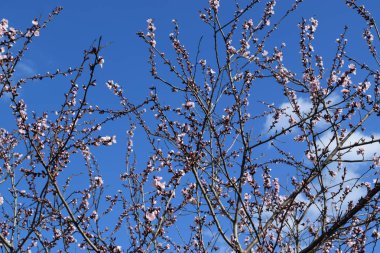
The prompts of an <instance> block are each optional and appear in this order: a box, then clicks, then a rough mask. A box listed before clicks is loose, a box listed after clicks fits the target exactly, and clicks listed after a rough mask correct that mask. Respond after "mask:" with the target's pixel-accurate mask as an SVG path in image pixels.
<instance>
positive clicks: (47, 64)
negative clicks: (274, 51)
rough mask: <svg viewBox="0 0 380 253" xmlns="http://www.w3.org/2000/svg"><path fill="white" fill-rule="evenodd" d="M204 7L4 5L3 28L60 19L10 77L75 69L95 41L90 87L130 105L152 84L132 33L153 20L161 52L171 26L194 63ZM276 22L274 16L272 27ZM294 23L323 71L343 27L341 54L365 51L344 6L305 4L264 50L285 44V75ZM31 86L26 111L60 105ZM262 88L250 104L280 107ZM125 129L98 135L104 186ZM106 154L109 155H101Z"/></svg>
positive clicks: (1, 122) (48, 90)
mask: <svg viewBox="0 0 380 253" xmlns="http://www.w3.org/2000/svg"><path fill="white" fill-rule="evenodd" d="M207 2H208V1H206V0H203V1H189V0H139V1H125V0H117V1H99V0H93V1H88V0H87V1H82V0H77V1H4V2H3V3H2V4H1V9H0V18H7V19H8V20H9V23H10V26H14V27H16V28H25V27H29V26H30V25H31V21H32V20H33V19H34V18H36V17H37V18H40V17H42V19H44V18H46V16H47V14H48V13H49V12H50V11H51V10H52V9H54V7H56V6H60V5H61V6H63V8H64V10H63V12H62V13H61V14H60V15H59V16H57V17H56V18H55V20H54V21H53V22H52V23H50V24H49V27H48V28H47V29H45V30H43V31H42V32H41V35H40V37H38V38H35V39H34V42H33V43H32V44H31V46H30V52H29V53H28V54H27V55H26V57H25V58H24V61H23V62H22V65H21V66H20V68H19V73H18V75H20V76H23V75H29V74H35V73H44V72H46V71H54V70H55V69H56V68H62V69H64V68H67V67H70V66H75V65H77V64H78V63H79V62H80V60H81V54H82V52H83V50H84V49H87V48H88V47H89V46H90V45H91V44H92V42H93V41H94V40H95V39H97V38H98V37H99V36H102V37H103V42H104V43H105V44H107V47H106V48H105V49H104V51H103V56H104V58H105V64H104V68H103V69H102V70H101V71H99V72H98V73H97V80H98V85H103V84H104V83H105V82H106V81H107V80H109V79H113V80H115V82H118V83H120V84H121V85H123V86H124V87H125V90H126V94H127V96H128V97H129V98H130V99H131V100H132V101H133V102H137V101H141V100H143V99H144V98H145V97H146V96H147V94H148V93H149V90H148V88H149V87H150V86H152V84H154V80H152V78H151V77H150V73H149V65H148V64H147V60H148V53H147V47H146V45H145V44H144V43H143V41H142V40H141V39H139V38H138V37H137V36H136V32H137V31H140V30H143V31H145V28H146V20H147V19H148V18H153V19H154V20H155V24H156V27H157V29H158V30H157V34H158V38H157V41H158V47H159V48H167V49H168V48H169V47H170V43H169V40H168V39H167V37H168V34H169V33H170V32H171V30H172V23H171V20H172V19H177V20H178V22H179V24H180V26H181V36H182V42H183V43H184V44H185V45H186V46H188V48H189V49H190V53H192V57H193V58H192V59H194V57H195V52H196V47H197V44H198V40H199V38H200V37H201V36H202V35H205V40H206V42H207V38H208V37H207V36H210V33H207V32H210V31H209V30H208V28H207V27H206V26H205V25H204V24H203V23H202V22H201V21H200V20H199V18H198V17H199V14H198V10H200V9H202V8H203V7H205V6H206V5H207ZM288 2H290V1H279V3H278V4H279V6H282V7H284V6H289V4H288ZM366 2H367V3H366V6H367V7H368V8H369V10H373V12H375V11H376V12H377V13H375V14H376V15H377V16H376V15H375V19H376V20H380V16H379V15H380V11H378V10H380V1H376V0H373V1H366ZM280 9H281V11H280V13H283V11H284V8H281V7H280ZM221 11H222V14H224V15H223V17H225V18H226V19H228V18H227V16H226V15H227V14H228V15H229V14H230V11H229V10H226V9H223V1H222V3H221ZM278 17H279V16H275V18H274V20H277V19H278ZM302 17H304V18H306V19H309V18H310V17H314V18H316V19H318V20H319V27H318V31H317V35H316V43H315V48H316V52H318V53H319V54H321V55H323V56H324V59H325V60H326V61H327V62H325V64H326V65H327V66H328V65H329V64H330V62H329V61H328V60H329V59H331V57H333V54H334V52H335V48H336V42H335V39H336V38H337V37H338V36H339V34H340V33H341V32H342V31H343V28H344V26H345V25H348V26H349V28H350V29H349V32H348V38H349V42H350V44H349V46H348V50H347V51H351V52H352V56H357V57H359V58H360V56H361V52H362V51H363V50H366V48H367V46H366V45H365V43H364V41H363V40H362V39H361V34H362V31H363V28H364V27H365V23H364V21H363V20H362V19H361V18H358V16H357V15H356V14H355V13H354V12H353V11H352V10H350V9H348V8H347V7H345V5H344V1H342V0H306V1H305V3H304V4H303V5H301V7H300V8H299V9H298V10H297V11H296V12H295V13H294V14H293V15H291V16H290V17H289V19H287V20H286V21H285V22H284V23H283V24H282V26H281V27H280V29H279V31H278V32H277V33H276V34H275V35H274V37H273V43H270V44H268V46H270V45H272V46H275V45H280V44H281V42H285V43H286V44H287V45H288V47H287V50H286V51H285V63H286V64H289V65H290V66H292V67H293V69H297V68H299V67H300V64H299V54H298V51H299V47H298V38H299V37H298V32H299V30H298V28H297V23H298V22H299V21H300V20H301V18H302ZM207 50H208V48H207V47H206V46H205V47H204V48H202V51H203V52H204V54H206V55H207ZM363 60H364V61H366V60H367V59H363ZM156 84H157V83H156ZM33 85H42V86H39V87H33V86H28V87H26V88H25V89H24V92H23V93H22V96H23V97H24V99H25V100H26V101H27V102H28V103H29V105H30V108H31V109H32V108H33V109H35V110H37V111H38V110H50V109H51V108H52V106H53V105H55V106H59V104H57V103H56V101H57V99H59V98H62V92H60V91H63V90H64V89H63V88H64V86H65V85H64V84H57V83H55V82H43V83H42V84H38V83H36V84H33ZM270 85H271V84H270V83H268V84H264V85H263V86H262V87H261V88H259V89H258V90H257V93H256V94H253V99H256V100H266V101H267V102H276V103H278V104H281V103H284V102H285V101H284V98H283V96H282V95H281V94H282V93H281V92H280V91H279V92H278V93H276V92H268V90H271V91H272V89H271V86H270ZM40 87H43V88H40ZM109 98H111V97H109ZM93 99H94V101H102V100H103V99H106V102H108V100H107V99H108V97H104V96H103V93H102V90H101V89H100V91H98V92H96V93H94V94H93ZM164 99H165V98H164ZM166 99H168V98H166ZM103 102H104V100H103ZM167 102H170V100H167ZM109 103H115V101H114V100H111V99H110V100H109ZM116 103H117V101H116ZM116 103H115V104H116ZM5 105H6V104H5V103H0V113H4V108H1V107H3V106H5ZM8 124H9V123H8V122H7V117H6V116H4V117H2V115H0V127H2V126H6V125H8ZM125 129H126V127H124V126H123V125H120V124H118V125H113V126H111V127H109V128H108V129H105V131H109V132H108V133H109V134H111V133H112V131H116V134H118V135H119V137H118V144H117V145H115V146H114V147H111V148H109V149H108V151H105V152H102V154H100V155H99V156H98V159H99V160H100V164H101V170H103V172H105V178H106V180H105V184H107V183H108V182H112V180H113V179H116V178H117V177H118V176H119V174H120V173H121V172H122V170H123V166H124V152H125V150H124V148H125V146H124V144H125V140H123V138H124V137H125ZM374 129H375V128H374ZM144 148H145V143H144V141H139V140H135V149H136V151H137V152H139V150H140V152H142V151H144ZM110 154H113V155H114V156H109V155H110ZM114 157H118V158H117V159H116V158H114ZM142 164H143V163H142ZM115 172H116V173H115Z"/></svg>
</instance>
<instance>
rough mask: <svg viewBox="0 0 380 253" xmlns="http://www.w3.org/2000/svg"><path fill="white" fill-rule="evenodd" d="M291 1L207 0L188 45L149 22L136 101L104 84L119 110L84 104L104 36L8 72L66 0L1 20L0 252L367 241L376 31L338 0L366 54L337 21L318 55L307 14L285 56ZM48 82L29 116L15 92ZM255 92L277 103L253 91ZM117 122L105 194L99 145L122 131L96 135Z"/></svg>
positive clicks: (371, 209) (379, 85)
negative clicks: (78, 56) (51, 99)
mask: <svg viewBox="0 0 380 253" xmlns="http://www.w3.org/2000/svg"><path fill="white" fill-rule="evenodd" d="M302 2H303V1H302V0H296V1H293V2H292V4H291V5H290V6H289V8H288V9H281V8H277V7H276V1H274V0H271V1H264V2H261V1H258V0H250V1H241V2H240V3H238V2H237V1H235V3H234V4H231V3H227V2H226V3H224V2H223V3H221V2H220V1H218V0H209V1H208V3H207V2H205V8H204V9H203V10H201V11H200V13H199V17H200V19H201V21H202V22H203V23H204V25H205V26H206V27H207V28H208V29H209V30H208V31H209V34H207V35H206V34H205V38H204V39H201V40H200V41H199V44H198V47H197V50H195V51H194V52H192V51H191V50H188V49H187V47H186V46H185V43H183V42H182V39H181V37H180V27H179V23H178V22H177V21H176V20H173V31H172V32H171V33H170V35H169V38H168V41H166V42H165V41H161V40H158V39H157V38H158V36H157V33H156V26H155V24H154V20H153V19H148V20H147V30H146V31H143V32H138V33H137V36H139V37H140V38H141V40H142V42H143V43H146V45H147V48H148V57H147V58H148V61H149V64H150V73H151V75H152V77H153V79H154V86H152V87H151V88H150V91H149V92H148V93H149V94H148V96H147V98H143V99H141V102H140V103H137V104H133V103H131V102H130V101H129V100H128V92H126V91H124V90H123V87H122V86H121V85H119V84H118V83H117V82H116V81H112V80H109V81H108V82H106V83H105V84H101V85H105V87H106V88H108V90H109V92H110V94H112V95H113V98H114V99H115V101H118V102H119V104H118V106H115V107H112V106H109V105H97V104H93V103H92V101H91V90H93V89H97V88H98V87H99V86H100V84H98V83H97V82H96V75H97V73H98V72H99V71H101V68H102V66H103V64H106V62H105V59H104V58H103V57H102V51H103V50H104V44H103V41H102V38H99V39H98V40H97V41H96V42H94V43H93V45H92V46H91V47H90V48H89V49H87V50H85V51H84V54H83V58H82V61H81V62H80V63H79V64H78V66H77V67H72V68H67V69H66V70H60V69H58V70H56V71H54V72H47V73H44V74H38V75H33V76H29V77H24V78H18V76H17V75H15V73H17V66H18V64H19V62H20V61H21V60H22V59H23V57H24V56H25V54H27V52H28V50H29V47H30V46H32V45H31V42H32V41H33V39H34V38H35V37H37V36H40V33H41V36H42V35H43V30H44V29H45V28H46V27H47V26H48V24H49V22H51V21H52V20H53V18H54V17H55V16H56V15H58V14H59V13H60V11H61V10H62V8H57V9H55V10H53V11H52V13H51V14H50V15H49V16H48V18H47V19H46V20H38V19H34V20H32V23H31V26H30V27H29V28H27V29H26V30H18V29H15V28H13V27H11V26H10V25H9V24H8V20H6V19H3V20H2V21H1V23H0V36H1V41H0V50H1V53H0V66H1V73H0V82H1V86H0V87H1V91H0V97H2V98H3V99H6V101H8V102H9V105H10V106H9V108H8V110H9V111H10V113H11V114H12V115H13V119H14V122H13V126H14V128H13V129H9V128H8V129H5V128H0V182H1V193H0V194H1V195H0V212H1V219H0V243H1V250H2V251H3V252H50V251H58V252H72V251H73V250H77V249H82V250H87V251H90V252H165V251H166V252H224V251H226V252H302V253H303V252H366V251H370V252H371V251H372V252H373V251H375V250H376V249H377V248H376V247H377V242H378V240H379V238H380V228H379V226H380V224H379V221H378V220H379V212H380V208H379V203H378V201H379V191H380V182H379V181H378V177H379V176H378V173H379V169H378V168H379V167H380V144H379V143H380V134H378V133H376V132H373V131H372V130H371V129H372V128H373V125H375V124H376V123H377V122H379V115H380V107H379V98H380V71H379V70H378V68H379V66H380V60H379V58H378V55H377V51H376V44H377V43H378V42H379V40H380V32H379V30H378V27H377V25H376V22H375V20H374V18H373V16H372V14H371V13H370V12H369V11H368V10H367V9H366V8H365V7H364V6H361V5H359V4H358V3H357V2H356V1H354V0H347V1H346V8H347V7H348V8H349V9H351V11H353V12H355V13H356V14H357V15H358V16H359V17H361V20H362V25H364V26H365V29H364V31H363V34H362V38H363V40H362V43H364V44H365V45H366V46H367V47H368V51H366V52H362V54H361V55H363V56H364V55H365V58H364V57H363V58H354V57H352V56H351V54H350V51H349V50H347V49H348V45H349V41H348V35H347V31H348V30H349V27H342V33H341V34H340V35H339V37H338V38H337V39H336V48H334V50H332V51H329V52H327V53H328V54H329V55H327V56H325V55H320V54H318V48H317V47H315V48H314V44H315V39H316V37H317V36H318V34H317V31H318V30H317V29H318V20H317V19H316V18H314V17H310V18H303V19H301V20H300V22H299V25H298V27H294V29H298V31H299V33H298V34H299V35H298V38H297V40H298V47H299V54H297V55H293V54H291V55H288V54H287V45H286V41H285V38H281V40H283V41H282V42H280V43H279V44H278V45H274V42H275V41H274V39H273V38H274V34H275V33H276V32H277V30H281V29H282V26H281V24H282V23H283V22H284V20H286V19H288V17H289V16H291V15H294V13H295V12H297V11H299V7H300V6H301V5H302V4H303V3H302ZM224 4H225V5H224ZM343 7H344V5H343V4H342V8H343ZM252 10H255V11H256V12H257V10H260V13H261V16H258V15H254V16H253V15H251V14H252V13H251V11H252ZM181 31H182V30H181ZM161 44H164V45H168V44H169V45H170V46H171V49H170V50H167V49H162V48H167V47H165V46H161ZM328 57H330V58H332V61H331V62H325V61H324V58H328ZM295 63H296V64H299V66H301V67H300V68H299V67H298V68H296V67H295V66H296V64H295ZM45 79H53V80H59V81H60V82H62V80H63V81H64V82H65V83H67V91H66V92H65V94H63V96H62V103H58V104H57V107H56V108H54V110H53V111H51V108H50V109H49V110H46V111H43V112H35V111H34V110H33V108H30V107H29V106H28V105H27V103H26V102H25V101H24V100H23V99H22V96H21V95H20V94H21V93H20V92H21V89H22V88H23V87H25V86H26V85H36V84H35V83H36V82H37V81H44V80H45ZM268 83H270V85H271V86H269V85H268ZM263 86H264V87H263ZM272 87H273V88H272ZM37 88H38V87H37ZM263 89H264V90H266V92H268V91H269V92H277V93H278V94H277V93H276V94H277V97H279V96H281V99H280V100H279V101H282V102H281V103H279V104H276V103H273V101H268V99H266V100H265V99H261V98H260V97H259V98H258V97H256V94H260V90H261V91H262V90H263ZM168 97H170V99H168ZM121 121H122V122H125V121H127V122H129V123H128V125H127V126H126V129H125V131H126V133H127V137H126V138H127V140H126V143H127V145H126V147H125V153H126V156H125V168H123V170H120V171H116V172H115V173H119V174H120V176H119V179H120V180H119V182H118V183H114V182H112V184H118V186H119V190H117V191H115V192H112V190H111V189H108V188H107V184H109V182H106V181H105V180H104V178H103V174H104V173H105V171H104V169H103V165H102V164H98V162H97V160H96V155H95V154H96V150H102V149H106V148H107V147H108V146H111V145H114V144H115V143H116V142H117V141H118V140H119V139H121V138H125V136H115V135H114V134H104V133H103V132H102V127H104V126H107V125H112V124H117V122H121ZM141 142H144V143H147V144H148V145H149V146H150V150H149V152H147V151H146V150H141V146H139V143H141ZM134 143H136V144H134ZM72 167H81V169H80V171H78V170H76V172H75V170H72ZM78 180H79V181H80V182H86V183H85V184H77V183H76V182H79V181H78Z"/></svg>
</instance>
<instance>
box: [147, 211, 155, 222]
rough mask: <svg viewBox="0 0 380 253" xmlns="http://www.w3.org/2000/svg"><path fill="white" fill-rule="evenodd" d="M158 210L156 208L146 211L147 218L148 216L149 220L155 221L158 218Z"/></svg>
mask: <svg viewBox="0 0 380 253" xmlns="http://www.w3.org/2000/svg"><path fill="white" fill-rule="evenodd" d="M157 214H158V211H157V210H154V211H152V212H149V211H148V212H146V213H145V218H147V219H148V220H149V221H154V220H155V219H156V218H157Z"/></svg>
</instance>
